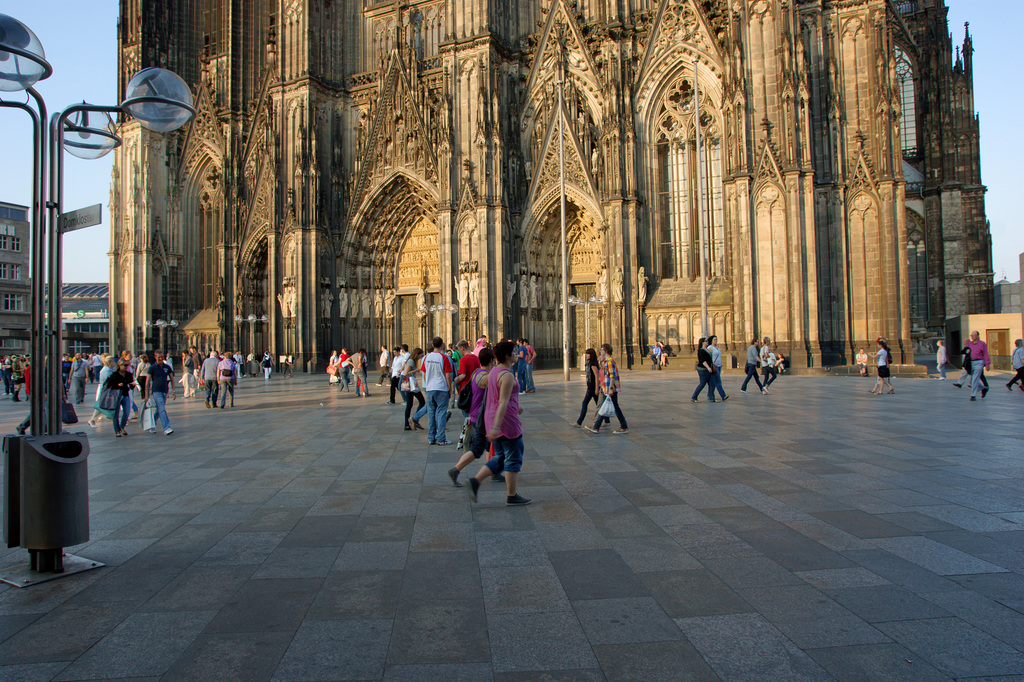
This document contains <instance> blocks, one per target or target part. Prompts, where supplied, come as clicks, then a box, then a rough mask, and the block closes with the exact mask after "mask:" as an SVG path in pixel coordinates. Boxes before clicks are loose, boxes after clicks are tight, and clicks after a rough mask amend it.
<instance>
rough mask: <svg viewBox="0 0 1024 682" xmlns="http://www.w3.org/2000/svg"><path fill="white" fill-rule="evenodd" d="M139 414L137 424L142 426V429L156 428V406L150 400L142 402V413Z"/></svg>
mask: <svg viewBox="0 0 1024 682" xmlns="http://www.w3.org/2000/svg"><path fill="white" fill-rule="evenodd" d="M139 416H140V419H139V424H140V425H141V426H142V430H143V431H149V430H150V429H155V428H156V406H155V405H154V404H153V401H152V400H147V401H146V402H144V403H142V414H141V415H139Z"/></svg>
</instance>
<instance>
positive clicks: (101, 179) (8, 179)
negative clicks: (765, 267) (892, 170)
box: [0, 0, 1024, 282]
mask: <svg viewBox="0 0 1024 682" xmlns="http://www.w3.org/2000/svg"><path fill="white" fill-rule="evenodd" d="M947 4H948V5H949V7H950V15H949V25H950V32H951V33H952V34H953V37H954V42H955V43H959V42H961V41H962V40H963V24H964V22H965V21H970V22H971V33H972V35H973V36H974V47H975V50H976V53H975V61H974V64H975V72H974V79H975V90H976V107H977V109H978V111H979V112H980V115H981V155H982V180H983V181H984V182H985V184H986V185H987V186H988V189H989V192H988V196H987V213H988V218H989V220H990V221H991V223H992V236H993V242H994V243H993V249H992V251H993V259H994V269H995V273H996V278H997V279H998V278H999V277H1000V276H1002V275H1003V274H1004V273H1005V274H1006V276H1007V277H1008V278H1009V279H1010V280H1017V279H1018V278H1019V266H1018V260H1017V258H1018V254H1019V253H1021V252H1022V251H1024V234H1022V232H1021V217H1020V215H1021V210H1020V207H1019V205H1018V204H1017V203H1016V201H1017V200H1015V199H1014V197H1015V196H1019V195H1020V194H1021V190H1020V188H1019V185H1020V183H1021V178H1020V172H1019V168H1020V166H1019V159H1020V155H1021V153H1022V152H1024V126H1022V125H1021V124H1020V123H1019V120H1018V119H1019V114H1020V112H1021V111H1022V110H1024V94H1022V93H1021V90H1020V87H1019V82H1018V81H1019V80H1020V75H1021V66H1020V61H1019V51H1018V49H1017V48H1018V46H1019V43H1020V40H1021V36H1024V4H1022V3H1021V2H1020V0H947ZM0 12H4V13H8V14H12V16H15V17H16V18H18V19H19V20H21V21H22V22H24V23H25V24H27V25H28V26H29V27H30V28H32V30H34V31H35V32H36V34H37V35H38V36H39V39H40V41H42V43H43V46H44V48H45V49H46V56H47V58H48V59H49V61H50V63H51V64H52V65H53V67H54V74H53V76H51V77H50V78H49V79H48V80H46V81H43V82H42V83H40V84H39V86H38V89H39V91H40V92H41V93H42V95H43V97H44V98H46V102H47V105H48V106H49V108H50V111H51V112H53V111H57V110H59V109H62V108H64V107H65V106H67V105H69V104H71V103H74V102H80V101H82V100H83V99H84V100H86V101H89V102H92V103H96V104H111V103H115V100H116V97H117V2H116V1H115V0H91V1H90V2H81V1H78V2H71V1H70V0H38V1H37V2H32V3H30V2H18V3H14V2H10V0H8V1H7V2H4V3H2V5H0ZM1014 74H1016V75H1014ZM0 135H2V139H3V147H2V150H3V159H4V163H3V164H0V187H2V189H0V200H4V201H11V202H14V203H22V204H27V203H29V201H30V198H31V185H30V183H29V175H30V173H29V171H30V168H31V156H30V149H29V143H30V140H31V135H30V131H29V126H28V118H27V117H26V116H25V115H24V114H22V113H21V112H15V111H10V110H2V111H0ZM66 159H67V165H66V169H67V173H66V176H65V177H66V182H65V192H64V205H65V207H66V208H68V209H73V208H79V207H83V206H89V205H91V204H96V203H101V204H103V217H104V220H106V218H107V206H106V204H107V201H108V196H109V191H110V169H111V158H110V157H109V156H108V157H107V158H104V159H101V160H99V161H91V162H87V161H80V160H78V159H75V158H73V157H70V156H66ZM109 248H110V228H109V225H108V224H107V223H106V222H104V224H103V225H101V226H98V227H92V228H87V229H84V230H80V231H78V232H74V233H71V234H69V235H68V236H67V237H66V238H65V252H64V253H65V254H66V256H65V262H64V280H65V281H67V282H101V281H102V282H105V281H106V280H107V278H108V271H109V266H108V258H107V251H108V249H109Z"/></svg>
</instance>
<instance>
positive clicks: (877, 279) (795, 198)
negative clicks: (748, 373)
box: [110, 0, 992, 366]
mask: <svg viewBox="0 0 1024 682" xmlns="http://www.w3.org/2000/svg"><path fill="white" fill-rule="evenodd" d="M946 12H947V10H946V7H945V4H944V0H899V1H894V0H788V1H787V0H629V1H628V2H619V1H612V0H523V1H522V2H508V1H507V0H502V1H498V0H406V1H405V2H387V1H382V2H371V1H370V0H231V1H230V2H229V1H228V0H121V16H120V25H119V49H120V53H119V54H120V82H121V87H122V88H123V87H124V84H125V83H126V82H127V80H128V78H129V77H130V76H131V74H133V73H134V72H135V71H137V70H138V69H140V68H144V67H147V66H162V67H165V68H169V69H172V70H174V71H176V72H177V73H179V74H180V75H181V76H182V77H183V78H185V80H186V81H187V82H188V83H189V85H190V86H191V87H192V89H193V92H194V93H195V96H196V107H197V109H198V112H199V113H198V115H197V117H196V119H195V120H194V121H193V122H192V123H191V124H190V125H189V126H187V127H186V128H185V129H183V130H182V131H179V132H177V133H172V134H168V135H159V134H153V133H150V132H148V131H146V130H144V129H142V128H140V127H139V126H138V125H137V124H136V123H134V122H131V121H126V122H123V123H122V127H121V130H122V137H123V139H124V144H123V145H122V146H121V147H120V148H119V149H118V150H117V152H116V154H117V156H116V159H115V165H114V171H113V181H112V187H111V198H110V212H111V223H112V248H111V261H110V267H111V273H110V283H111V296H112V299H113V302H114V305H113V306H112V313H111V314H112V322H111V325H112V334H113V335H114V345H115V347H127V348H134V349H136V350H140V349H142V348H144V347H149V346H152V345H155V344H160V345H164V346H168V347H171V348H173V347H174V346H176V345H177V346H183V345H185V344H186V343H195V344H196V345H199V346H201V347H206V348H211V347H216V348H232V349H233V348H241V349H242V350H244V351H245V352H249V351H250V350H251V351H252V352H255V353H257V354H258V353H260V352H262V350H263V349H264V348H269V349H271V351H272V352H273V353H274V354H275V355H293V356H294V357H295V359H296V362H297V363H304V362H308V361H322V360H323V359H324V358H326V356H327V355H329V354H330V352H331V350H333V349H335V348H339V347H341V346H347V347H349V348H350V349H351V348H358V347H365V348H368V349H371V352H372V351H373V349H376V348H377V347H378V346H379V344H381V343H384V344H389V345H391V344H394V343H398V342H405V343H408V344H410V347H412V346H414V345H419V346H424V347H426V344H427V342H428V340H429V338H431V337H433V336H434V335H440V336H442V337H444V338H445V339H447V340H454V339H457V338H467V339H475V338H476V337H478V336H480V335H482V334H486V335H487V336H488V338H491V339H496V338H500V337H508V336H519V335H522V336H526V337H527V338H529V339H530V340H531V342H532V344H533V345H534V346H536V347H537V348H538V350H539V352H540V354H541V359H542V362H543V361H544V360H550V361H552V362H554V363H556V364H560V362H559V361H558V358H560V356H561V353H562V338H563V333H562V321H561V315H563V314H568V315H569V317H570V329H571V332H570V342H569V346H570V349H571V351H572V353H573V354H574V355H576V354H578V353H581V352H582V350H583V349H585V348H587V347H588V346H592V347H596V346H597V345H599V344H600V343H603V342H606V341H607V342H610V343H611V344H612V345H613V346H614V347H615V348H616V352H617V353H619V354H620V356H621V357H622V358H623V359H624V360H625V361H626V362H629V363H635V362H637V361H639V360H640V358H641V357H642V355H643V354H644V353H645V348H646V346H647V345H648V344H651V343H654V342H655V341H658V340H660V341H663V342H665V343H667V344H668V345H670V346H671V347H672V348H673V349H674V350H675V352H677V353H680V354H683V355H689V354H691V353H693V352H694V347H695V343H696V339H697V337H699V336H701V303H702V286H701V284H702V278H703V279H704V282H705V284H706V291H707V294H706V296H707V303H706V305H707V311H708V326H709V328H710V331H711V332H712V333H715V334H717V335H718V337H719V339H720V343H722V344H724V346H723V347H724V348H725V349H726V350H727V351H730V352H732V353H737V352H738V353H742V349H743V348H745V346H746V345H747V344H748V343H749V342H750V339H751V338H753V337H755V336H758V337H761V336H769V337H771V338H772V340H773V343H774V345H776V346H777V347H778V348H779V349H780V350H782V351H783V352H784V353H786V355H787V357H789V358H790V360H791V362H792V363H793V364H794V365H796V366H821V365H823V364H826V365H827V364H835V363H843V362H850V361H851V358H852V355H853V353H855V352H856V350H857V349H858V348H860V347H873V340H874V339H875V338H876V337H878V336H885V337H888V338H889V339H890V343H891V346H892V348H893V352H894V354H895V355H896V359H895V361H896V362H906V363H912V362H913V358H914V347H915V344H916V343H921V342H922V340H924V339H927V338H929V337H934V336H935V335H936V334H941V330H942V326H943V323H944V321H945V319H946V318H947V317H952V316H956V315H961V314H967V313H984V312H990V309H991V305H992V275H991V271H992V265H991V245H990V236H989V230H988V225H987V223H986V219H985V203H984V194H985V188H984V187H983V186H982V184H981V174H980V160H979V144H978V120H977V116H976V114H975V111H974V101H973V75H972V69H973V65H972V62H973V47H972V44H971V38H970V35H969V34H966V35H965V38H964V42H963V44H962V46H957V47H956V56H955V57H954V44H953V42H952V39H951V37H950V35H949V32H948V27H947V21H946ZM560 102H561V103H560ZM698 140H699V143H698ZM563 175H564V182H565V221H566V237H565V240H564V242H563V237H562V226H561V221H562V209H561V207H562V191H561V183H560V179H561V177H562V176H563ZM563 244H565V245H566V247H567V250H568V268H567V270H568V271H567V272H565V273H563V266H562V247H563ZM563 275H565V276H566V277H567V279H568V289H569V294H570V295H572V296H574V297H575V298H577V299H583V300H590V301H592V303H590V304H589V305H572V306H570V305H564V304H565V301H563V300H562V277H563ZM157 319H163V320H171V319H174V320H177V321H179V326H178V327H177V329H175V330H174V331H171V332H168V330H167V328H164V329H159V328H157V327H153V326H147V324H148V325H152V324H153V321H155V320H157ZM161 333H162V334H164V336H163V337H162V338H161V337H160V336H159V334H161ZM741 361H742V360H741Z"/></svg>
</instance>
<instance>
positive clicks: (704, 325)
mask: <svg viewBox="0 0 1024 682" xmlns="http://www.w3.org/2000/svg"><path fill="white" fill-rule="evenodd" d="M698 61H699V60H698V59H697V58H696V57H694V58H693V112H694V113H693V120H694V126H693V127H694V130H695V131H696V132H695V134H696V138H697V229H698V230H699V231H700V327H701V336H707V335H708V278H707V263H706V262H705V253H706V250H707V247H706V245H705V243H704V167H703V165H702V164H701V161H700V148H701V144H700V137H701V135H700V84H699V82H698V74H697V63H698Z"/></svg>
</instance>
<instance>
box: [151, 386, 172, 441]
mask: <svg viewBox="0 0 1024 682" xmlns="http://www.w3.org/2000/svg"><path fill="white" fill-rule="evenodd" d="M150 397H152V398H153V406H154V407H155V408H156V416H158V417H160V423H161V424H163V427H164V431H166V430H167V429H169V428H171V421H170V420H169V419H168V418H167V394H166V393H161V392H160V391H153V392H152V393H151V394H150Z"/></svg>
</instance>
